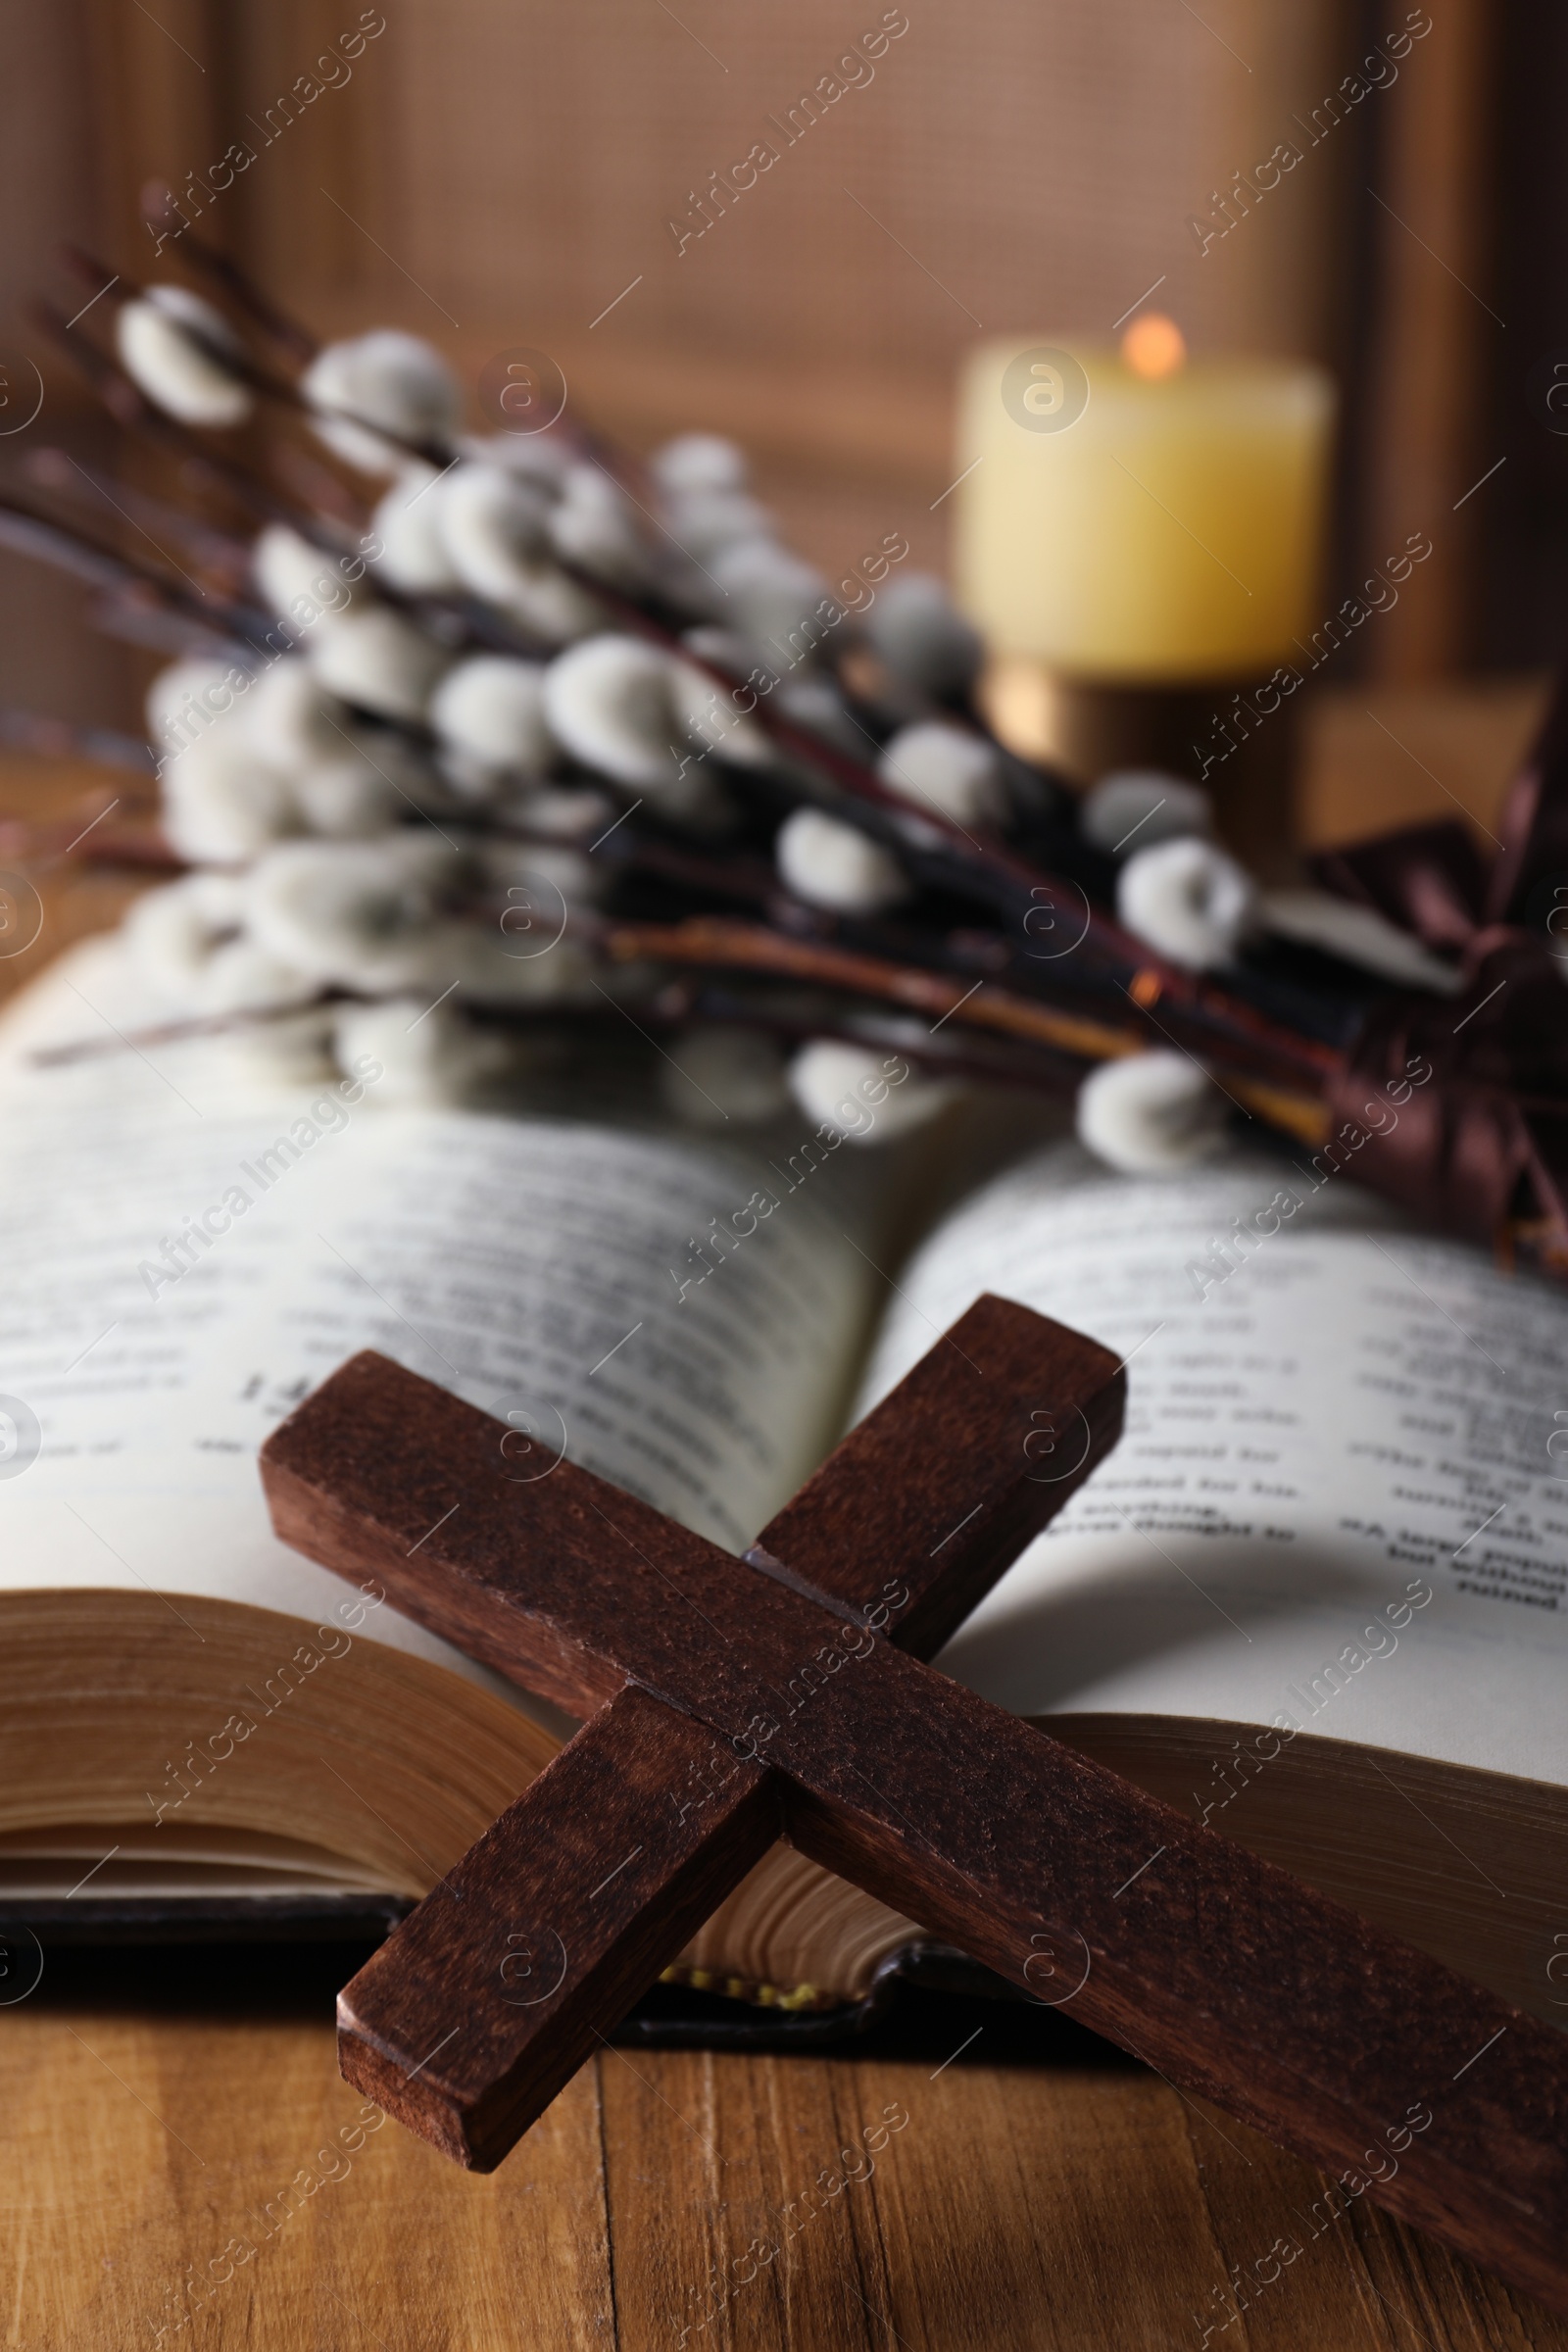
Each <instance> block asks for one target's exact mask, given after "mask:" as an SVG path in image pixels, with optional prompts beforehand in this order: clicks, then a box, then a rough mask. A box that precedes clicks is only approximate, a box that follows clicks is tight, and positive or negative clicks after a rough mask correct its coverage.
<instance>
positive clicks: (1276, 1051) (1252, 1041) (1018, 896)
mask: <svg viewBox="0 0 1568 2352" xmlns="http://www.w3.org/2000/svg"><path fill="white" fill-rule="evenodd" d="M75 260H76V266H77V267H78V268H80V269H81V270H83V272H84V273H91V275H92V279H93V282H94V283H95V284H101V283H102V282H103V277H104V274H105V273H104V272H103V270H101V268H100V266H99V265H97V264H96V263H95V262H94V261H93V260H92V259H91V257H89V256H83V255H77V256H76V257H75ZM214 356H215V358H217V359H218V360H219V362H220V363H221V364H222V365H226V366H231V367H232V366H233V362H232V359H231V357H230V355H228V354H227V353H215V355H214ZM105 365H107V363H106V364H105ZM236 372H240V373H243V374H244V375H245V380H247V381H248V382H251V383H252V384H253V385H254V387H255V388H256V389H257V390H259V391H260V392H262V393H263V394H264V396H266V397H268V398H270V399H272V400H274V401H278V402H281V403H283V404H284V405H286V406H287V407H289V408H290V409H291V410H293V411H295V412H296V413H301V414H305V415H307V416H309V415H310V414H311V412H310V411H309V407H308V404H307V403H306V402H305V399H304V395H303V394H302V393H301V391H300V390H299V387H298V385H297V384H291V383H288V382H286V381H285V380H284V379H282V378H281V377H277V376H274V375H272V374H271V373H270V371H268V370H265V369H262V368H255V367H253V366H252V365H251V364H250V363H249V362H247V363H246V364H245V368H243V369H236ZM142 405H145V404H142ZM369 429H372V430H378V429H379V428H376V427H374V426H371V427H370V428H369ZM382 437H383V438H384V439H386V440H388V441H392V442H396V441H397V436H394V435H388V434H384V433H383V436H382ZM401 445H402V446H403V447H405V448H406V449H407V450H408V451H409V453H410V454H411V455H414V456H417V457H420V458H422V459H424V460H425V461H426V462H427V463H428V462H436V461H439V462H442V463H446V462H449V458H450V453H449V451H448V450H447V448H446V445H445V444H442V445H440V446H439V447H437V446H435V445H433V444H424V443H420V442H417V441H405V442H403V443H402V444H401ZM556 560H557V562H558V563H559V564H560V568H561V569H562V570H563V571H564V573H565V575H566V576H567V577H568V578H571V579H573V580H575V581H576V582H577V583H578V584H579V585H580V586H581V587H583V588H584V590H585V591H586V592H587V593H589V594H590V595H592V596H594V597H596V598H597V599H598V600H599V601H600V603H601V605H602V606H603V607H605V608H606V609H607V610H608V611H609V612H610V613H612V614H613V616H614V617H616V618H618V619H619V620H620V621H621V623H622V625H623V626H625V627H627V628H628V629H631V630H633V631H635V632H636V633H637V634H639V635H641V636H643V637H645V638H648V639H650V640H651V641H652V642H655V643H657V644H659V645H660V646H661V647H662V649H663V650H664V651H666V652H668V653H671V654H674V655H678V656H679V657H680V658H681V659H683V660H685V661H688V662H696V665H697V666H698V667H699V668H701V669H703V670H704V671H705V672H706V673H707V674H709V675H711V677H712V678H713V679H714V681H715V683H716V684H718V685H719V686H721V687H723V688H724V689H725V691H726V692H727V693H728V694H729V695H730V696H731V697H732V698H733V697H734V696H735V695H736V694H737V692H738V691H740V690H741V687H742V682H741V681H739V680H737V679H736V678H735V677H734V676H733V675H732V674H731V673H730V672H729V671H728V670H727V669H726V668H725V667H724V665H722V664H721V663H718V662H711V661H709V660H706V659H705V658H702V657H698V656H694V655H693V654H692V653H691V651H690V649H688V648H687V647H686V646H684V644H683V643H682V642H681V631H680V626H679V624H678V623H677V622H676V621H675V620H674V619H673V618H672V617H671V616H669V615H668V614H667V613H662V612H656V611H652V610H650V609H649V607H648V606H647V605H645V604H644V603H643V602H641V601H639V600H638V599H637V598H635V597H633V596H630V595H628V594H627V593H626V592H625V591H624V590H621V589H618V588H615V587H613V586H611V585H610V584H609V583H607V582H605V581H604V580H602V579H600V578H599V577H598V576H597V575H596V574H594V573H592V572H588V571H585V570H584V569H582V568H581V567H580V566H577V565H574V564H569V563H564V562H561V560H560V559H559V558H558V559H556ZM518 650H521V649H520V648H519V649H518ZM748 714H749V715H750V714H755V715H756V716H757V718H758V720H759V722H760V725H761V726H762V727H763V729H764V730H765V731H766V732H767V733H768V735H769V736H770V737H771V739H772V740H773V741H774V742H775V744H776V745H777V746H778V748H779V749H780V751H781V752H783V753H784V754H785V755H786V757H787V759H789V760H795V761H798V762H801V763H802V764H804V765H805V766H806V767H807V769H808V771H809V774H810V775H812V776H814V777H817V778H819V779H820V780H821V784H822V785H823V786H825V787H826V795H825V796H824V794H823V793H822V792H821V790H820V789H819V790H818V791H817V792H815V793H813V792H811V791H809V789H807V788H805V787H803V786H801V785H800V784H799V782H798V780H796V779H794V778H786V779H782V781H783V782H784V783H785V785H786V788H788V787H789V786H791V785H793V787H794V789H795V791H796V794H797V797H799V798H803V799H808V800H810V799H815V800H816V801H817V802H818V804H819V805H820V804H821V803H822V802H823V800H824V798H825V799H826V805H827V806H828V807H830V808H831V809H833V811H834V813H836V814H839V815H840V816H842V817H844V818H845V819H846V820H847V821H850V822H852V823H854V824H856V825H858V827H859V829H861V830H862V831H865V832H867V833H868V834H870V835H871V836H872V837H873V838H874V839H877V840H879V841H881V842H882V843H883V844H884V845H885V846H888V847H890V848H892V849H893V850H894V851H895V852H896V853H897V855H898V856H899V857H900V858H901V859H902V860H903V861H904V863H905V864H906V866H907V869H908V870H909V871H910V872H911V874H912V876H913V878H914V879H915V880H916V881H919V882H923V883H925V884H927V885H929V886H931V887H935V888H937V889H939V890H942V891H947V892H951V893H953V894H955V895H957V896H960V897H966V898H968V899H970V900H972V901H974V902H977V903H978V904H979V905H981V906H982V907H985V908H986V910H987V911H988V912H989V913H990V914H991V915H992V916H993V917H994V918H995V917H999V916H1000V917H1001V919H1002V922H1003V924H1004V926H1005V928H1006V929H1010V927H1011V925H1012V924H1013V923H1015V922H1016V923H1017V924H1019V926H1020V927H1022V926H1024V925H1026V924H1027V922H1028V920H1029V917H1030V916H1031V914H1032V913H1035V912H1037V911H1038V908H1039V905H1040V900H1041V897H1042V895H1043V894H1044V895H1045V896H1046V897H1047V898H1048V899H1049V900H1050V901H1052V902H1053V903H1058V904H1059V903H1062V902H1066V903H1070V902H1071V899H1072V897H1073V896H1075V895H1077V896H1081V897H1083V899H1084V905H1085V911H1086V927H1085V932H1084V936H1083V939H1082V941H1081V942H1080V947H1081V948H1082V949H1083V950H1085V951H1087V954H1086V956H1085V957H1084V962H1085V964H1087V965H1088V966H1089V967H1091V968H1092V969H1093V971H1094V974H1095V977H1096V978H1097V979H1102V980H1103V979H1104V978H1106V977H1109V978H1111V979H1112V980H1114V981H1115V982H1116V983H1117V984H1118V985H1119V986H1121V987H1123V988H1124V989H1131V990H1142V992H1143V1002H1144V1003H1145V1005H1148V1004H1149V1003H1150V1002H1151V1000H1152V999H1157V1000H1158V1001H1159V1002H1160V1003H1161V1004H1162V1005H1164V1006H1166V1007H1167V1008H1168V1009H1169V1010H1170V1011H1171V1012H1172V1013H1173V1014H1174V1013H1178V1012H1180V1013H1185V1014H1186V1015H1188V1016H1189V1017H1193V1018H1197V1019H1199V1020H1200V1021H1201V1024H1202V1026H1203V1028H1204V1030H1205V1031H1207V1032H1209V1033H1211V1034H1210V1037H1209V1040H1208V1043H1209V1047H1210V1050H1212V1049H1213V1048H1215V1047H1219V1046H1222V1045H1224V1044H1226V1043H1233V1044H1234V1045H1236V1046H1237V1047H1239V1048H1240V1049H1241V1050H1243V1051H1249V1050H1250V1051H1251V1052H1254V1053H1256V1054H1259V1055H1261V1056H1263V1057H1264V1058H1265V1059H1267V1060H1268V1061H1270V1062H1271V1063H1272V1064H1273V1065H1275V1066H1278V1065H1279V1064H1280V1063H1282V1062H1283V1063H1285V1064H1287V1065H1296V1066H1298V1067H1299V1066H1300V1065H1302V1064H1305V1065H1306V1066H1308V1067H1313V1066H1318V1065H1319V1064H1320V1063H1321V1060H1322V1056H1323V1054H1324V1053H1326V1052H1327V1050H1326V1049H1321V1050H1320V1049H1318V1048H1317V1047H1316V1045H1315V1044H1314V1043H1313V1041H1310V1040H1303V1039H1301V1038H1300V1037H1299V1036H1298V1035H1297V1034H1296V1033H1295V1032H1294V1031H1291V1030H1290V1029H1288V1028H1286V1027H1285V1026H1284V1025H1283V1024H1281V1023H1278V1022H1274V1021H1271V1020H1269V1019H1268V1018H1267V1017H1266V1016H1264V1015H1262V1014H1260V1013H1258V1012H1257V1011H1256V1010H1255V1009H1254V1008H1253V1007H1252V1006H1251V1005H1248V1004H1246V1003H1245V1002H1244V1001H1241V1000H1239V999H1238V998H1236V997H1235V996H1234V995H1233V994H1232V993H1231V992H1229V991H1227V990H1225V989H1224V988H1222V987H1221V986H1219V985H1217V984H1215V983H1214V982H1213V981H1211V980H1207V979H1201V978H1198V977H1195V976H1194V975H1193V974H1191V973H1189V972H1186V971H1185V970H1183V969H1181V968H1180V967H1177V966H1172V965H1168V964H1166V963H1165V962H1163V961H1162V960H1161V959H1160V958H1159V957H1157V956H1152V955H1151V954H1150V953H1149V952H1148V951H1147V950H1146V949H1145V947H1144V945H1143V943H1142V942H1140V941H1138V940H1136V939H1134V938H1133V937H1132V936H1131V935H1129V934H1128V933H1126V932H1124V931H1122V930H1121V929H1120V927H1119V926H1118V925H1116V924H1114V923H1112V922H1111V921H1109V920H1108V918H1106V917H1105V916H1104V915H1103V914H1102V913H1099V912H1098V911H1097V910H1096V909H1095V908H1094V907H1093V905H1092V904H1091V903H1090V902H1089V900H1088V898H1087V894H1084V893H1082V892H1081V891H1080V890H1079V888H1078V886H1077V885H1075V884H1070V883H1066V882H1064V881H1063V880H1062V879H1061V878H1060V877H1058V876H1056V875H1054V874H1053V873H1051V872H1050V871H1049V870H1048V869H1046V868H1044V867H1041V866H1039V865H1037V864H1034V863H1032V862H1028V861H1025V860H1023V859H1021V858H1016V857H1014V856H1013V855H1012V854H1011V853H1010V852H1009V851H1007V850H1006V848H1005V846H1004V845H1002V844H1000V843H998V842H996V841H994V840H991V839H981V838H977V837H976V836H975V835H973V834H970V833H968V832H966V831H965V830H964V828H962V827H961V826H957V825H955V824H953V823H952V822H950V821H949V820H948V819H946V818H944V817H942V816H940V815H938V814H936V813H935V812H933V813H931V814H925V813H923V812H916V811H914V810H912V809H910V808H909V806H908V804H907V802H906V801H904V800H902V799H901V798H900V796H898V795H896V794H894V793H892V792H890V791H889V790H888V789H887V787H886V786H884V785H883V784H882V783H881V781H880V779H879V778H878V777H877V776H876V775H875V774H874V773H873V772H872V771H871V770H870V769H869V768H868V767H866V766H865V765H864V763H863V762H861V761H858V760H852V759H850V758H849V757H848V756H847V755H845V754H843V753H842V752H840V751H839V750H838V749H837V748H836V747H835V746H832V745H829V744H827V743H824V742H823V741H821V740H820V739H819V738H817V737H816V736H814V735H812V734H811V733H810V732H809V730H807V729H805V728H802V727H801V726H799V725H798V724H797V723H796V722H794V721H793V720H791V719H790V718H789V717H788V716H787V715H786V714H785V713H784V712H783V711H779V710H777V709H776V708H774V707H773V706H771V705H770V704H768V703H767V702H766V701H765V699H764V698H760V697H756V696H754V698H753V713H748ZM731 780H732V782H735V783H737V784H739V783H741V781H742V779H741V778H739V777H737V776H735V774H734V771H731ZM780 781H781V779H779V778H777V777H774V778H771V779H770V782H771V783H772V784H773V785H774V787H775V788H776V787H777V786H778V784H779V783H780ZM1019 976H1020V978H1022V979H1024V980H1025V981H1026V982H1032V983H1033V985H1034V987H1035V988H1038V989H1039V990H1040V991H1041V993H1045V990H1046V986H1047V979H1046V975H1044V974H1039V975H1036V974H1033V973H1023V974H1020V975H1019Z"/></svg>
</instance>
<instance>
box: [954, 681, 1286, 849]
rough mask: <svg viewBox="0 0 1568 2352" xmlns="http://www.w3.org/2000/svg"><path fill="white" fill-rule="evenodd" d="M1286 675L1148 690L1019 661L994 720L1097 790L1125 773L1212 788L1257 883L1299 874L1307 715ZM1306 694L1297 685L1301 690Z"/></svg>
mask: <svg viewBox="0 0 1568 2352" xmlns="http://www.w3.org/2000/svg"><path fill="white" fill-rule="evenodd" d="M1279 681H1280V673H1279V672H1278V671H1275V672H1273V673H1271V674H1270V676H1268V677H1266V678H1263V679H1249V680H1245V681H1243V680H1236V679H1227V680H1221V681H1215V682H1210V683H1207V684H1202V685H1197V684H1191V683H1187V682H1182V683H1179V684H1158V685H1138V684H1129V683H1124V682H1121V681H1107V680H1103V679H1091V678H1077V677H1071V676H1066V675H1063V674H1062V673H1061V672H1059V671H1056V670H1053V669H1051V668H1049V667H1048V666H1047V665H1046V664H1045V663H1043V662H1032V661H1027V660H1021V659H1018V658H1014V659H1011V660H1004V661H1001V662H995V663H993V665H992V667H991V669H990V671H989V672H988V675H987V677H986V680H985V685H984V690H983V699H984V701H985V705H986V711H987V715H988V717H989V718H990V720H991V723H992V725H993V726H994V727H995V728H996V730H997V733H998V734H999V735H1000V736H1001V737H1002V739H1003V741H1004V742H1005V743H1006V744H1008V745H1009V746H1010V747H1011V748H1012V749H1013V750H1014V751H1016V752H1018V753H1020V754H1021V755H1022V756H1023V757H1024V758H1026V759H1033V760H1049V761H1050V762H1052V764H1053V765H1054V766H1057V767H1060V768H1063V769H1064V770H1065V771H1066V773H1067V774H1068V775H1069V776H1070V777H1071V778H1072V779H1073V781H1074V782H1075V783H1077V784H1078V785H1079V786H1080V787H1081V788H1083V789H1085V790H1087V789H1088V787H1089V786H1090V785H1091V784H1096V783H1098V782H1099V781H1100V779H1101V777H1102V776H1105V775H1110V774H1112V773H1113V772H1114V771H1115V770H1117V769H1120V768H1155V769H1163V770H1165V771H1166V772H1167V773H1168V774H1171V775H1176V776H1182V777H1185V778H1186V779H1188V780H1189V781H1191V782H1193V783H1195V784H1201V785H1202V787H1203V789H1204V791H1205V792H1207V793H1208V794H1209V795H1210V797H1211V799H1212V800H1213V803H1214V823H1215V830H1216V832H1217V834H1218V836H1219V839H1220V840H1221V841H1222V842H1223V844H1224V846H1225V847H1226V848H1227V849H1228V850H1230V851H1231V852H1232V854H1233V855H1234V856H1235V857H1236V858H1240V860H1241V861H1242V863H1243V864H1244V865H1246V866H1248V867H1249V868H1250V870H1251V872H1253V873H1254V874H1256V875H1257V876H1258V877H1259V878H1260V879H1261V880H1263V881H1266V882H1282V881H1285V880H1287V879H1289V878H1291V877H1292V875H1293V874H1294V873H1295V871H1296V863H1297V860H1296V840H1297V833H1296V823H1295V805H1294V783H1295V775H1296V765H1297V760H1296V753H1297V737H1298V724H1299V721H1298V711H1297V700H1296V696H1295V693H1294V692H1286V691H1284V690H1283V689H1282V687H1281V684H1280V682H1279ZM1293 685H1294V681H1293Z"/></svg>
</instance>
